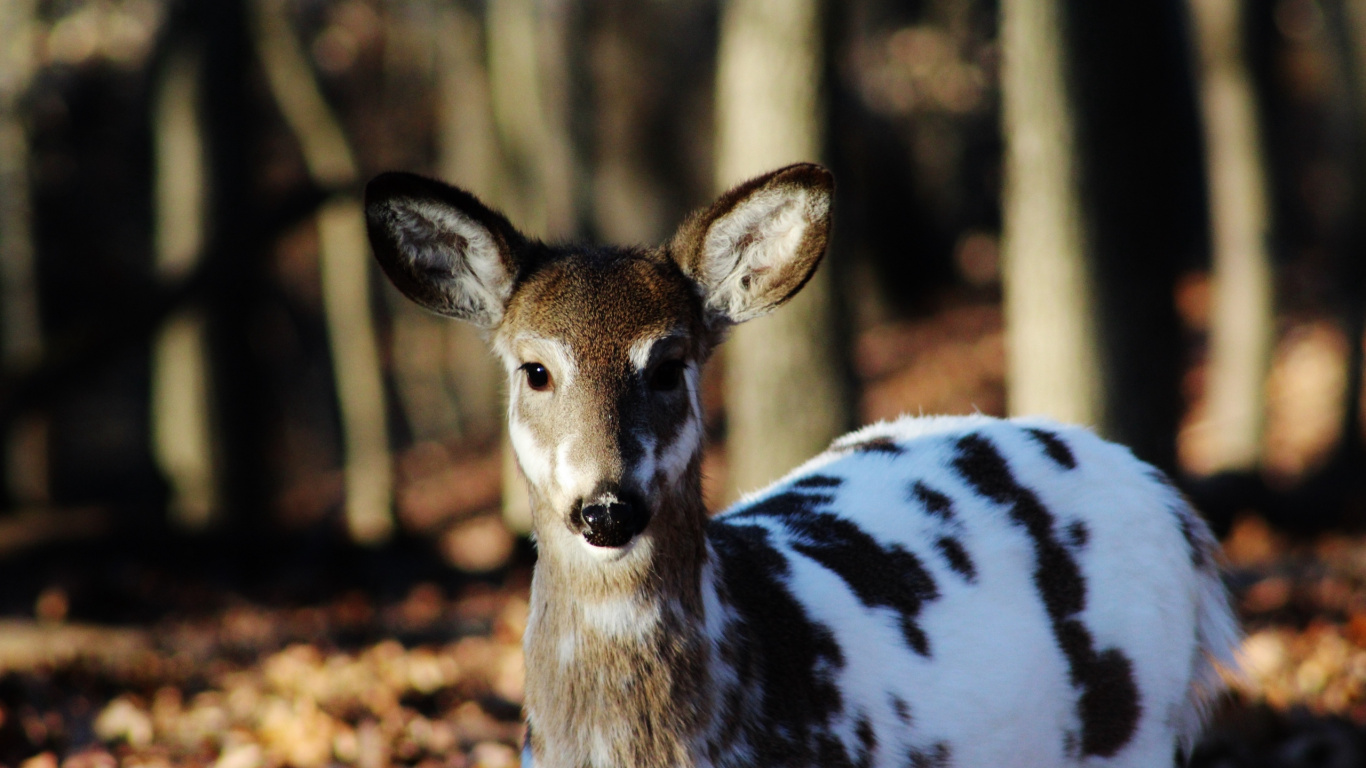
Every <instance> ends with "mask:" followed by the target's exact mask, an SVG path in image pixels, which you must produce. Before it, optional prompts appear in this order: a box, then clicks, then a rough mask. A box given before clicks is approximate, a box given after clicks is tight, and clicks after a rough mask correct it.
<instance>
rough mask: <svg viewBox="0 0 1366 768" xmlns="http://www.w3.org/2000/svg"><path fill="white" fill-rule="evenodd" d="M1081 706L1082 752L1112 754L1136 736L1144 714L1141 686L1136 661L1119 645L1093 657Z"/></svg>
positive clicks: (1107, 755)
mask: <svg viewBox="0 0 1366 768" xmlns="http://www.w3.org/2000/svg"><path fill="white" fill-rule="evenodd" d="M1101 699H1104V700H1103V701H1102V700H1101ZM1079 708H1080V709H1081V712H1082V732H1081V751H1082V754H1085V755H1102V756H1105V757H1109V756H1110V755H1113V754H1115V753H1116V752H1119V750H1120V748H1121V747H1123V746H1124V745H1125V744H1127V743H1128V742H1129V739H1130V738H1132V737H1133V735H1134V725H1135V724H1136V723H1137V722H1138V716H1139V715H1140V714H1141V712H1140V709H1139V705H1138V686H1137V684H1136V683H1135V682H1134V665H1133V663H1132V662H1130V661H1129V659H1128V657H1126V656H1125V655H1124V654H1123V653H1120V651H1119V649H1117V648H1107V649H1106V650H1104V651H1101V652H1100V653H1099V654H1096V655H1094V656H1093V657H1092V658H1091V660H1090V663H1088V664H1087V666H1086V680H1085V681H1083V688H1082V694H1081V702H1080V706H1079Z"/></svg>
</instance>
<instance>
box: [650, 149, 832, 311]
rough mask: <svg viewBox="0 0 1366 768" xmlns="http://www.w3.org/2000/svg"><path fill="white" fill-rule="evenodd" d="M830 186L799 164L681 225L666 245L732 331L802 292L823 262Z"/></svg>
mask: <svg viewBox="0 0 1366 768" xmlns="http://www.w3.org/2000/svg"><path fill="white" fill-rule="evenodd" d="M834 187H835V181H834V178H833V177H832V176H831V175H830V172H829V171H827V170H826V169H825V168H823V167H821V166H819V165H814V164H811V163H799V164H797V165H789V166H787V167H786V168H780V169H779V170H776V171H773V172H772V173H768V174H765V175H763V176H760V177H758V178H755V179H751V180H749V181H747V182H745V183H743V184H741V185H739V186H737V187H735V188H734V189H732V190H730V191H729V192H727V193H725V194H724V195H722V196H721V197H720V198H719V199H718V200H717V201H716V202H715V203H712V205H711V207H710V208H707V209H705V210H702V211H699V212H697V213H695V214H693V216H692V217H691V218H689V219H688V221H686V222H684V224H683V226H681V227H680V228H679V230H678V234H676V235H675V236H674V239H673V241H672V242H671V243H670V245H669V249H670V252H671V253H672V254H673V257H674V259H675V260H676V261H677V262H678V265H679V266H680V267H682V269H683V271H684V272H685V273H686V274H687V275H688V276H689V277H691V278H692V279H693V280H694V281H696V282H697V284H698V285H700V286H701V288H702V291H703V295H704V298H705V302H706V306H707V308H708V310H710V311H711V312H712V313H714V314H715V315H719V316H720V317H721V318H723V319H724V320H726V321H728V322H731V323H742V322H744V321H746V320H750V319H752V318H755V317H759V316H760V315H764V314H767V313H768V312H771V311H772V310H773V309H775V308H777V307H778V306H779V305H781V304H782V303H783V302H785V301H787V300H788V299H790V298H792V296H793V295H794V294H796V293H797V291H799V290H801V288H802V286H803V285H806V281H807V280H810V279H811V275H812V274H813V273H814V272H815V271H816V266H817V265H819V264H820V261H821V257H822V256H824V255H825V243H826V239H827V237H828V236H829V233H830V198H831V195H832V193H833V191H834Z"/></svg>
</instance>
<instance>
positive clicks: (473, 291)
mask: <svg viewBox="0 0 1366 768" xmlns="http://www.w3.org/2000/svg"><path fill="white" fill-rule="evenodd" d="M390 207H391V209H392V210H393V211H394V213H395V216H394V217H393V221H394V233H395V234H396V235H397V239H398V243H397V244H398V246H399V250H400V252H402V253H406V254H409V256H410V258H412V259H413V261H416V262H418V263H420V264H423V265H424V266H426V267H427V268H430V265H433V264H451V265H452V266H453V269H452V270H451V272H450V274H449V277H450V278H452V279H458V280H459V287H460V292H461V294H462V295H457V296H454V297H452V298H455V299H457V303H458V305H459V306H460V307H461V308H462V309H464V310H466V311H472V312H475V313H477V314H478V315H480V316H481V317H483V318H485V319H484V320H483V322H482V323H481V324H485V325H487V326H492V325H496V324H497V322H498V319H499V318H500V317H501V316H502V311H503V306H504V305H505V304H506V303H507V300H508V297H509V296H511V295H512V281H511V280H510V279H508V274H507V269H506V267H505V266H504V265H503V260H502V257H501V256H500V255H499V253H498V246H497V245H496V244H495V243H494V240H493V236H492V235H491V234H490V233H489V231H488V230H487V229H485V228H484V225H482V224H480V223H479V222H477V221H475V220H474V219H472V218H470V217H468V216H466V215H465V214H463V213H461V212H460V211H459V210H456V209H455V208H451V207H450V206H448V205H446V204H444V203H437V202H432V201H428V200H420V199H413V198H401V199H398V200H395V201H393V202H391V203H390ZM451 235H454V236H455V238H452V237H451ZM456 238H458V240H456V242H463V243H464V244H465V248H464V250H463V251H461V252H459V253H451V250H452V249H451V242H452V241H453V240H455V239H456ZM461 263H463V264H464V265H465V267H466V268H467V269H468V273H467V274H465V273H464V270H461V269H459V267H458V266H456V265H459V264H461Z"/></svg>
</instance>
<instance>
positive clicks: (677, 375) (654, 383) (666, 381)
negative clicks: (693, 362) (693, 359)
mask: <svg viewBox="0 0 1366 768" xmlns="http://www.w3.org/2000/svg"><path fill="white" fill-rule="evenodd" d="M687 367H688V366H687V364H686V363H684V362H683V361H682V360H666V361H665V362H662V363H660V364H659V365H657V366H655V369H654V371H653V372H651V373H650V389H653V390H655V391H656V392H671V391H673V390H675V389H678V385H680V384H682V383H683V371H684V370H686V369H687Z"/></svg>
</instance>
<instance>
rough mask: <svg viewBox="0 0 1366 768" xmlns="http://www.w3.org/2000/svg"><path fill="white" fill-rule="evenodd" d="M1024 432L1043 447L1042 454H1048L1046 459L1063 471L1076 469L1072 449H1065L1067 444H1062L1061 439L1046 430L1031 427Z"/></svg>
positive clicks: (1075, 458) (1075, 460) (1075, 459)
mask: <svg viewBox="0 0 1366 768" xmlns="http://www.w3.org/2000/svg"><path fill="white" fill-rule="evenodd" d="M1025 431H1026V432H1028V433H1029V434H1030V436H1031V437H1033V438H1034V439H1035V440H1038V441H1039V443H1040V444H1041V445H1042V446H1043V452H1044V453H1046V454H1048V458H1050V459H1052V460H1053V461H1054V462H1055V463H1057V465H1058V466H1060V467H1062V468H1063V469H1076V468H1077V457H1075V456H1073V455H1072V449H1071V448H1068V447H1067V443H1064V442H1063V441H1062V438H1060V437H1058V436H1057V435H1055V434H1053V433H1052V432H1049V431H1048V430H1046V429H1038V428H1035V427H1031V428H1029V429H1026V430H1025Z"/></svg>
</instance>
